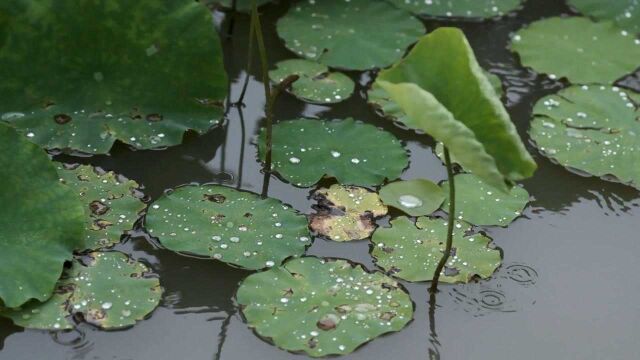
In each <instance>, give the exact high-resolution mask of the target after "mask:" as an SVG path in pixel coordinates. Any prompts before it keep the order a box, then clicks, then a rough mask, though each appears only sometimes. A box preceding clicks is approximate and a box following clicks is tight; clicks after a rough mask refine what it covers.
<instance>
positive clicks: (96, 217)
mask: <svg viewBox="0 0 640 360" xmlns="http://www.w3.org/2000/svg"><path fill="white" fill-rule="evenodd" d="M58 174H59V176H60V180H61V181H62V182H63V183H64V184H66V185H67V186H69V187H70V188H72V189H73V190H74V191H75V192H76V194H78V195H79V196H80V199H81V200H82V203H83V205H84V207H85V208H84V212H85V229H86V231H85V242H86V244H85V248H86V249H90V250H97V249H100V248H105V247H108V246H112V245H114V244H117V243H118V242H120V238H121V237H122V235H124V234H125V233H126V232H127V231H129V230H131V229H132V228H133V225H134V224H135V222H136V221H137V220H138V213H139V212H141V211H142V210H144V208H145V207H146V205H145V203H143V202H142V201H141V197H142V194H141V193H139V191H138V184H137V183H136V182H135V181H132V180H126V179H124V178H122V177H119V176H118V175H116V174H115V173H113V172H97V171H96V170H95V169H94V168H93V167H91V166H85V165H83V166H65V167H62V166H59V167H58Z"/></svg>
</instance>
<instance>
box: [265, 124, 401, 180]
mask: <svg viewBox="0 0 640 360" xmlns="http://www.w3.org/2000/svg"><path fill="white" fill-rule="evenodd" d="M265 138H266V134H265V131H264V129H263V131H262V132H261V134H260V143H259V148H260V158H261V159H263V160H264V156H265V155H264V154H265ZM408 164H409V158H408V156H407V151H406V150H405V149H404V148H403V147H402V143H400V141H399V140H398V139H397V138H396V137H395V136H393V135H392V134H390V133H388V132H386V131H383V130H380V129H377V128H376V127H375V126H372V125H367V124H363V123H361V122H357V121H355V120H353V119H346V120H339V121H323V120H312V119H298V120H292V121H283V122H280V123H278V124H276V125H274V126H273V164H272V165H273V170H274V171H276V172H278V173H279V174H280V176H282V178H284V179H285V180H287V181H289V182H291V183H292V184H294V185H296V186H301V187H309V186H312V185H313V184H315V183H317V182H318V181H320V179H322V178H323V177H324V176H329V177H335V178H336V179H338V182H339V183H341V184H345V185H362V186H367V185H377V184H380V183H382V182H383V181H384V180H385V179H397V178H398V177H399V176H400V174H401V173H402V171H403V170H404V169H405V168H406V167H407V165H408Z"/></svg>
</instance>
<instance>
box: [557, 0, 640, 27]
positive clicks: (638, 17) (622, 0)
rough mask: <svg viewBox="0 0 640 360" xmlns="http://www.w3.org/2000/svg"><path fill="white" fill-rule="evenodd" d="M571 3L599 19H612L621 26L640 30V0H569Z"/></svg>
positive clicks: (580, 10) (579, 9) (586, 13)
mask: <svg viewBox="0 0 640 360" xmlns="http://www.w3.org/2000/svg"><path fill="white" fill-rule="evenodd" d="M569 5H571V6H573V7H574V8H576V9H577V10H578V11H579V12H581V13H583V14H584V15H587V16H591V17H593V18H594V19H597V20H611V21H614V22H615V23H616V24H617V25H618V26H619V27H621V28H623V29H627V30H630V31H632V32H635V33H638V32H640V2H638V0H616V1H601V0H569Z"/></svg>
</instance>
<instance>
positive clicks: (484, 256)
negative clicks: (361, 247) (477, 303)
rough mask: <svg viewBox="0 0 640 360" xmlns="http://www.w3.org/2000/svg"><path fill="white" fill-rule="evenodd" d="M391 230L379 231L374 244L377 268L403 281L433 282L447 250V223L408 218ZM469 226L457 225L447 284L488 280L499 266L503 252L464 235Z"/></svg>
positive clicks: (484, 239)
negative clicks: (478, 279)
mask: <svg viewBox="0 0 640 360" xmlns="http://www.w3.org/2000/svg"><path fill="white" fill-rule="evenodd" d="M391 226H392V227H390V228H379V229H378V230H376V232H375V233H374V234H373V237H372V239H371V241H372V242H373V244H374V247H373V249H372V251H371V255H372V256H373V257H374V258H375V260H376V264H377V265H378V266H380V267H381V268H383V269H384V270H386V271H388V272H389V273H391V274H393V276H396V277H398V278H400V279H404V280H407V281H430V280H431V279H433V273H434V272H435V270H436V267H437V265H438V263H439V262H440V259H441V258H442V255H443V253H444V250H445V243H446V241H447V222H446V221H444V220H442V219H429V218H427V217H421V218H418V220H417V222H416V224H415V225H414V224H413V222H411V220H409V218H406V217H399V218H396V219H394V220H391ZM469 228H470V226H469V225H467V224H465V223H462V222H456V225H455V228H454V232H453V248H452V252H451V257H450V258H449V261H448V262H447V263H446V265H445V268H444V270H443V271H442V273H441V276H440V281H442V282H446V283H458V282H463V283H466V282H469V281H471V280H472V279H473V278H474V277H481V278H485V279H486V278H488V277H490V276H491V275H492V274H493V272H494V271H495V270H496V269H497V268H498V266H500V263H501V261H502V259H501V257H500V251H499V250H497V249H494V248H493V247H492V246H491V239H489V238H488V237H486V236H484V235H480V234H474V235H465V232H467V231H468V230H469Z"/></svg>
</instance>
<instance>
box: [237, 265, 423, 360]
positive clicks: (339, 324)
mask: <svg viewBox="0 0 640 360" xmlns="http://www.w3.org/2000/svg"><path fill="white" fill-rule="evenodd" d="M237 300H238V303H239V304H240V305H241V306H242V313H243V314H244V316H245V318H246V319H247V323H248V324H249V326H250V327H251V328H253V329H254V330H255V331H256V333H257V334H258V335H259V336H261V337H263V338H266V339H269V340H270V341H272V342H273V343H274V344H275V345H276V346H278V347H280V348H282V349H285V350H288V351H294V352H305V353H307V354H308V355H310V356H313V357H320V356H328V355H343V354H348V353H351V352H353V351H354V350H356V349H357V348H358V347H359V346H361V345H362V344H364V343H367V342H369V341H371V340H373V339H375V338H376V337H378V336H380V335H382V334H385V333H388V332H392V331H399V330H401V329H402V328H403V327H405V326H406V325H407V323H408V322H409V321H411V319H412V316H413V303H412V302H411V299H410V298H409V294H407V293H406V292H405V291H404V290H403V289H402V288H401V287H400V285H399V284H398V283H397V282H396V281H395V280H393V279H391V278H389V277H387V276H385V275H384V274H382V273H380V272H373V273H369V272H367V271H366V270H365V269H364V267H362V266H361V265H357V264H351V263H349V262H347V261H345V260H323V259H318V258H314V257H304V258H300V259H293V260H290V261H288V262H287V263H285V264H284V265H283V266H282V267H278V268H274V269H271V270H269V271H265V272H261V273H257V274H254V275H251V276H249V277H247V278H246V279H245V280H244V281H243V282H242V284H241V285H240V288H239V289H238V295H237Z"/></svg>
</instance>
